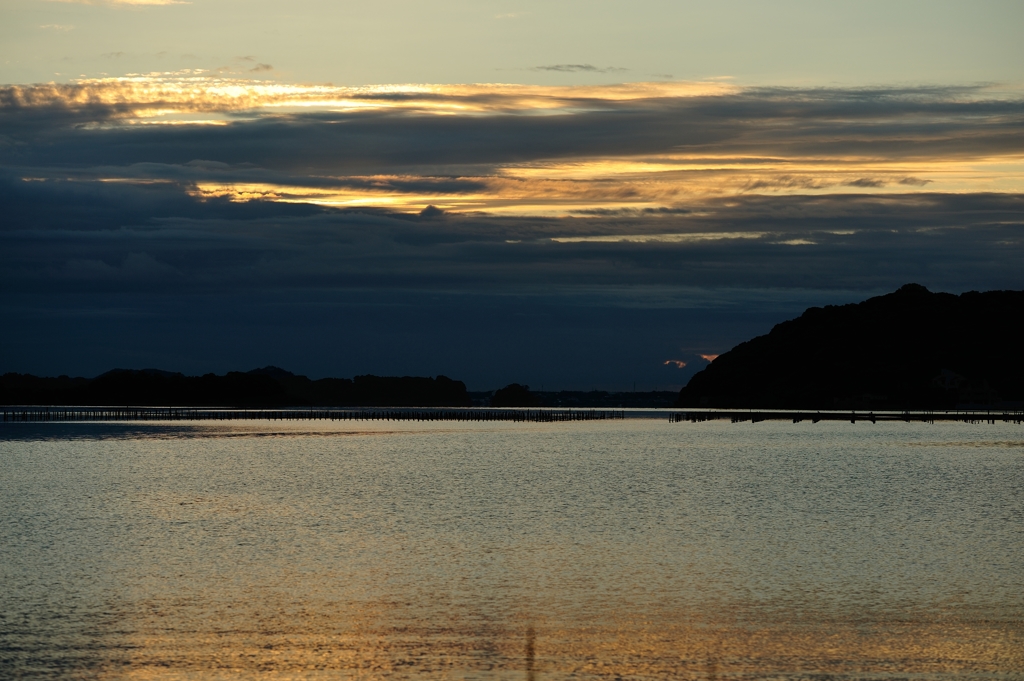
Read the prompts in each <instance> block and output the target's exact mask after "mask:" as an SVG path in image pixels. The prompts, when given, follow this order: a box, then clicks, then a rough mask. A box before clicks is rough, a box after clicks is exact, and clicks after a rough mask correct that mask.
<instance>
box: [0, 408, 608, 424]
mask: <svg viewBox="0 0 1024 681" xmlns="http://www.w3.org/2000/svg"><path fill="white" fill-rule="evenodd" d="M625 417H626V415H625V412H623V411H597V410H593V409H587V410H583V409H439V408H438V409H427V408H421V409H415V408H407V409H196V408H191V407H94V408H87V407H16V408H5V409H3V420H4V421H5V422H23V421H233V420H259V421H320V420H325V421H521V422H525V421H529V422H534V423H553V422H557V421H604V420H608V419H624V418H625Z"/></svg>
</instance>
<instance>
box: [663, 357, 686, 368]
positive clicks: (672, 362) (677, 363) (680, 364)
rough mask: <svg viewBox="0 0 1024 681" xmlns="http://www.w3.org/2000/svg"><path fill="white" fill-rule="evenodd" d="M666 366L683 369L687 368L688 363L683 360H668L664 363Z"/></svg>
mask: <svg viewBox="0 0 1024 681" xmlns="http://www.w3.org/2000/svg"><path fill="white" fill-rule="evenodd" d="M662 364H664V365H665V366H673V365H674V366H675V367H676V368H677V369H682V368H684V367H685V366H686V362H684V361H683V360H681V359H667V360H665V361H664V362H662Z"/></svg>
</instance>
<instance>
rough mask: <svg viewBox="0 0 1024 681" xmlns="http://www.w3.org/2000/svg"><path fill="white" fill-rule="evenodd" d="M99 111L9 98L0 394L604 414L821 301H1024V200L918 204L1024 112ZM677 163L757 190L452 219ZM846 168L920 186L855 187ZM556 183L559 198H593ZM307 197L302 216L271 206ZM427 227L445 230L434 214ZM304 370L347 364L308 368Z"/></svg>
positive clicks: (993, 106) (992, 148)
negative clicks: (389, 377) (354, 200)
mask: <svg viewBox="0 0 1024 681" xmlns="http://www.w3.org/2000/svg"><path fill="white" fill-rule="evenodd" d="M90 92H91V91H90V90H88V88H80V87H79V88H76V86H60V85H54V86H40V87H38V88H25V87H20V88H0V209H2V220H0V290H2V291H3V292H4V297H3V300H2V301H0V313H2V314H4V318H5V320H7V321H8V322H9V324H8V325H7V329H14V331H13V332H11V331H8V332H7V333H5V334H3V337H2V338H0V355H2V356H4V357H5V358H15V359H18V358H34V359H31V361H29V360H28V359H26V360H25V362H23V363H21V364H18V365H17V366H14V365H11V364H8V365H6V366H3V367H0V370H29V369H33V368H34V367H44V366H55V365H52V364H46V362H47V361H50V360H49V359H47V358H52V357H60V358H67V357H78V356H79V355H81V361H82V362H87V361H88V362H93V363H94V364H95V370H96V371H97V372H98V371H101V370H105V369H108V368H110V367H111V366H115V365H134V366H153V365H159V366H166V367H167V368H170V369H175V370H177V369H182V370H217V371H224V370H226V369H229V368H230V369H247V368H251V367H252V366H256V365H262V364H267V363H278V364H285V365H287V366H288V367H289V368H293V369H297V370H300V371H309V372H311V373H318V372H319V374H320V375H324V374H335V375H352V374H354V373H364V372H367V371H375V372H378V373H387V372H407V373H421V374H422V373H430V372H435V373H449V374H452V375H455V376H457V377H459V378H465V379H466V380H469V381H470V382H471V383H472V384H473V385H474V386H475V387H480V388H487V387H498V386H500V385H502V384H504V383H508V382H511V381H513V380H518V381H521V382H536V383H538V384H539V383H541V382H543V381H545V380H547V382H548V383H549V387H550V386H551V384H556V385H557V386H558V387H572V386H574V385H575V386H582V387H588V388H589V387H592V385H593V384H588V383H587V381H589V380H590V378H589V377H591V376H594V375H595V374H594V371H595V369H593V367H597V366H619V365H620V364H621V365H622V366H627V367H628V369H626V370H623V371H624V373H623V375H622V376H620V377H619V378H622V379H623V381H625V380H626V379H627V378H629V376H647V377H648V379H649V380H651V381H657V380H663V379H664V380H665V381H666V382H671V381H680V380H682V379H681V378H680V376H681V375H683V374H684V372H683V371H680V370H678V369H676V368H675V367H674V366H673V367H666V366H665V365H664V362H665V360H666V359H670V358H671V359H678V360H679V361H686V362H688V364H689V366H688V367H687V368H686V370H685V371H689V370H690V368H691V367H696V366H698V364H699V362H698V361H697V360H696V359H694V358H695V357H696V356H697V355H699V354H702V353H705V354H706V353H711V354H716V353H719V352H722V351H724V350H727V349H728V348H729V347H730V346H731V345H730V344H732V343H735V342H739V341H741V340H744V339H745V338H747V337H749V336H750V335H752V334H754V333H764V332H765V331H767V330H768V328H770V325H771V324H772V323H774V322H777V321H780V320H781V319H785V318H786V317H788V316H793V315H794V314H797V313H799V312H800V311H801V310H802V308H803V307H805V306H806V305H808V304H823V303H828V302H849V301H852V300H857V299H860V298H863V297H865V296H866V295H868V294H870V293H880V292H884V291H886V290H892V289H894V288H896V287H898V286H900V285H902V284H905V283H908V282H910V281H917V282H919V283H922V284H925V285H927V286H929V287H931V288H933V289H935V290H950V291H955V292H959V291H963V290H969V289H992V288H1022V287H1024V274H1022V273H1024V196H1022V195H1020V194H1015V193H978V192H974V193H972V192H970V191H949V192H939V191H934V192H924V191H921V190H920V188H921V187H925V186H927V187H929V188H930V187H936V186H939V187H941V186H942V185H941V184H940V183H939V182H936V183H935V184H929V183H932V182H933V180H932V179H931V176H929V175H928V173H927V169H928V164H929V163H933V162H935V163H940V162H941V163H944V164H946V167H953V166H957V165H960V164H964V165H966V164H967V163H968V162H971V161H972V160H976V159H987V158H997V157H1005V158H1007V159H1009V160H1010V161H1008V162H1013V159H1016V158H1019V157H1020V155H1021V154H1022V153H1024V103H1022V102H1021V101H1018V100H985V99H984V98H983V97H982V95H983V93H981V91H979V90H977V89H970V88H961V89H956V88H931V89H905V90H858V91H848V90H782V89H773V90H768V89H765V90H756V91H751V90H747V91H739V92H736V93H733V94H724V95H717V96H698V97H652V98H645V99H620V100H615V99H602V98H600V97H598V96H596V95H595V96H590V95H587V94H586V93H580V92H577V93H576V94H573V93H568V94H566V93H562V94H560V95H559V98H558V102H557V104H558V107H561V109H559V110H558V111H556V112H555V113H557V114H558V115H527V114H531V113H533V112H532V111H528V110H525V109H523V107H522V105H520V104H518V103H517V101H518V100H515V98H514V97H512V96H510V95H507V94H502V93H501V92H496V93H491V94H488V93H481V92H473V93H470V94H468V95H464V96H462V95H460V96H455V95H446V94H444V93H440V94H438V93H430V92H428V93H415V94H409V93H388V92H369V93H363V94H362V95H361V97H362V98H363V99H365V100H368V101H376V102H395V103H399V104H401V105H402V106H405V104H406V103H407V102H409V101H412V100H413V99H417V100H419V101H421V102H434V103H444V102H446V101H449V100H452V101H456V100H457V101H458V102H459V103H460V104H473V105H474V106H479V107H489V108H488V109H487V110H483V109H481V110H479V111H475V113H474V114H473V115H448V116H439V115H435V114H428V113H424V109H417V108H415V107H412V108H409V109H402V108H390V109H389V108H386V107H385V108H381V109H375V110H368V111H345V110H341V111H331V110H317V111H313V112H302V111H298V112H297V110H293V109H287V110H285V109H282V110H280V111H278V110H276V109H252V110H249V109H244V108H242V107H235V108H231V107H227V108H222V109H217V108H216V107H215V106H212V105H211V107H207V108H204V107H206V105H205V104H202V103H200V104H202V105H201V106H200V105H199V104H197V105H196V106H195V108H194V109H189V110H188V112H189V113H195V114H196V115H200V114H203V115H205V113H209V114H210V115H213V114H216V115H218V116H220V117H221V118H222V119H224V121H222V122H226V124H224V125H149V124H146V123H149V122H152V121H149V119H146V118H144V117H142V116H141V114H140V111H141V112H142V113H145V112H147V111H148V112H152V111H156V110H158V109H160V108H161V107H165V106H172V105H174V106H177V105H178V104H180V102H179V103H175V102H172V101H169V100H168V101H164V100H161V99H160V98H159V97H157V98H154V99H152V101H147V102H146V103H145V104H144V106H140V104H139V103H138V102H136V101H131V100H130V98H126V99H118V98H117V97H112V98H110V97H108V98H98V97H93V96H92V94H90ZM189 106H191V105H189ZM517 107H518V108H517ZM204 112H205V113H204ZM671 154H686V155H687V158H688V161H687V162H688V163H690V164H691V165H698V166H699V165H702V164H703V165H708V166H713V165H715V164H718V163H720V160H721V159H722V158H725V157H727V158H729V159H730V162H731V163H733V164H734V165H735V166H737V167H739V168H740V170H728V171H723V173H732V175H729V177H733V176H735V182H734V185H733V186H734V191H732V192H731V193H728V194H727V195H726V194H723V193H719V194H714V193H710V194H701V195H694V196H692V197H689V198H685V197H684V198H685V200H679V201H666V202H660V201H655V200H650V201H645V202H643V203H641V204H640V205H635V206H629V205H620V204H616V203H615V202H614V201H610V200H608V199H609V198H614V199H616V200H618V199H619V198H621V199H623V203H628V202H627V201H625V199H630V198H632V197H633V195H632V194H631V192H634V191H635V188H633V187H629V186H625V185H623V186H619V185H615V184H613V183H611V182H606V183H604V184H601V183H600V182H598V183H597V184H596V185H595V187H594V188H593V190H592V194H593V195H594V196H598V197H599V198H601V200H591V197H590V196H589V195H588V197H585V199H579V200H577V199H575V198H573V200H571V201H567V208H566V209H565V213H564V214H569V215H571V217H551V216H531V215H517V216H502V215H500V214H498V213H497V212H495V213H494V214H484V213H477V214H474V213H471V212H469V210H468V209H462V210H460V209H452V208H450V207H449V206H448V205H447V204H445V203H443V202H439V201H436V200H435V199H434V198H431V197H433V196H436V195H446V196H449V197H451V196H454V197H470V198H468V199H466V200H467V203H466V204H465V205H471V204H470V203H469V201H470V200H471V199H472V197H473V196H475V195H476V194H478V193H479V194H485V193H488V192H489V193H490V195H493V196H495V197H497V198H499V199H500V198H502V197H503V196H504V195H503V194H502V192H507V193H508V195H509V196H511V198H509V199H507V204H506V205H513V206H514V205H515V203H516V202H517V201H519V200H520V199H517V198H516V196H518V195H517V194H516V192H520V193H522V192H525V189H524V187H527V186H528V185H529V182H530V180H528V179H527V180H524V179H522V178H518V177H512V176H510V175H508V174H504V175H503V174H502V173H503V169H506V170H507V168H508V167H509V166H515V165H516V164H524V163H525V164H528V163H534V162H537V163H540V162H564V163H565V164H566V165H567V166H569V167H571V166H573V164H577V163H581V162H586V161H588V160H596V161H602V160H608V159H610V160H611V161H615V160H616V159H620V158H626V159H630V160H631V161H641V162H642V161H644V160H645V159H648V158H652V159H661V160H660V161H659V163H662V165H660V166H658V169H659V171H662V170H665V171H669V172H668V173H662V174H660V175H659V174H658V173H651V174H650V176H653V175H658V176H659V177H660V176H662V175H665V174H671V172H674V171H673V169H672V165H671V163H672V161H671V159H669V160H665V159H668V158H669V156H670V155H671ZM801 156H802V157H806V158H807V159H809V160H807V161H806V162H805V165H804V166H803V170H802V171H801V172H793V171H791V170H789V169H788V168H789V166H787V165H785V164H786V163H787V162H788V160H789V159H792V158H795V157H801ZM847 157H857V158H866V159H869V161H871V162H872V163H873V162H875V161H878V162H895V163H894V167H898V168H900V170H898V171H892V172H887V171H885V170H884V169H883V170H878V169H876V168H873V167H868V168H866V169H861V168H859V167H858V168H854V169H853V170H850V171H848V172H847V173H846V174H837V173H835V172H834V170H835V166H836V164H837V163H840V162H845V161H844V159H846V158H847ZM777 165H778V166H780V167H781V168H783V169H782V170H778V171H775V170H772V168H773V167H775V166H777ZM904 166H908V167H904ZM919 167H920V168H924V170H921V171H920V172H919V170H918V168H919ZM761 168H766V170H764V171H763V172H762V171H760V170H759V169H761ZM819 171H820V172H819ZM830 173H831V174H830ZM650 176H646V177H645V181H646V180H647V179H649V178H650ZM689 177H690V176H688V178H689ZM692 177H694V178H696V179H699V177H698V175H697V174H695V175H693V176H692ZM1007 177H1010V176H1007ZM541 179H542V180H544V182H548V184H547V185H544V187H541V190H545V191H551V192H553V193H555V194H556V196H555V198H556V199H557V198H559V196H558V195H557V193H558V192H560V191H568V189H566V187H569V188H570V189H571V187H570V185H572V184H573V183H572V182H569V181H564V182H563V181H560V180H559V181H556V180H549V179H548V178H541ZM1011 179H1012V177H1011ZM688 181H689V179H687V182H688ZM602 182H603V181H602ZM681 182H682V181H681ZM503 183H504V184H503ZM232 184H238V185H252V186H253V187H256V189H253V190H252V191H251V192H250V194H248V195H247V196H259V195H260V194H259V192H260V191H263V190H262V189H259V188H260V187H271V188H272V189H271V190H267V191H268V194H267V195H266V198H264V199H262V200H248V201H231V200H229V199H228V198H226V196H219V195H217V194H216V192H214V191H208V190H207V189H205V188H204V187H206V186H207V185H213V186H220V185H232ZM683 184H685V182H683ZM1011 184H1012V183H1011ZM313 190H315V191H336V192H353V193H358V192H364V193H365V196H368V197H369V199H367V201H368V202H369V203H371V204H372V203H373V200H374V199H380V198H382V197H383V198H387V197H401V196H413V195H423V196H424V197H425V198H424V200H423V201H422V202H420V203H418V204H415V207H414V208H413V209H411V210H406V211H405V212H397V211H389V210H385V209H383V208H380V207H378V208H362V209H358V210H357V209H345V210H342V209H337V208H329V207H324V206H319V205H312V204H310V203H302V202H301V201H302V200H304V199H303V198H302V196H300V195H301V194H302V192H303V191H313ZM541 190H537V191H541ZM273 192H276V194H274V195H272V193H273ZM288 192H294V194H295V196H298V198H295V197H294V196H290V197H288V198H289V200H294V201H298V202H297V203H284V202H280V201H275V200H271V199H274V198H280V196H281V195H282V194H286V193H288ZM773 192H780V193H781V194H782V195H773ZM834 192H851V193H834ZM853 192H855V193H853ZM886 192H900V193H886ZM538 195H539V196H540V195H541V194H538ZM361 196H362V195H361ZM602 197H603V198H602ZM542 198H543V196H542ZM523 200H524V201H525V199H523ZM602 201H604V203H602ZM427 203H433V204H436V205H438V206H439V207H440V208H444V209H445V210H444V211H441V210H440V208H439V209H438V210H435V211H424V213H423V214H422V215H417V214H416V212H419V211H420V210H422V208H423V206H424V205H425V204H427ZM659 203H663V204H664V205H658V204H659ZM378 205H384V204H383V203H379V204H378ZM499 207H500V206H499ZM520 212H522V211H520ZM694 310H696V311H697V312H693V311H694ZM729 315H732V316H729ZM752 320H753V321H752ZM637 338H642V342H641V341H638V340H637ZM311 339H312V340H311ZM648 340H649V344H650V347H649V348H648V345H647V343H648ZM309 344H314V345H316V347H317V348H319V352H320V354H319V355H318V356H320V357H325V358H328V359H325V360H324V361H323V362H321V363H320V364H315V365H313V364H310V365H305V366H304V365H303V364H302V362H306V361H310V360H307V359H304V358H308V357H310V356H311V354H310V353H309V352H308V346H309ZM143 346H145V347H143ZM641 346H642V348H647V349H642V348H641ZM147 348H157V349H158V353H157V354H156V355H154V354H153V353H152V352H150V351H149V350H148V349H147ZM182 348H187V350H186V349H182ZM300 349H301V352H300ZM115 350H116V352H115ZM342 350H343V352H342ZM154 352H156V351H155V350H154ZM76 353H79V354H76ZM104 353H106V354H104ZM133 353H135V354H133ZM147 353H148V354H147ZM403 353H404V354H403ZM630 353H633V354H630ZM687 353H689V354H687ZM342 356H343V357H345V358H347V359H345V361H344V362H342V361H341V360H337V361H335V360H336V358H338V357H342ZM495 356H502V357H505V358H507V362H503V363H495V362H494V357H495ZM90 357H91V358H93V359H91V360H90V359H88V358H90ZM97 357H100V358H105V359H102V360H96V359H95V358H97ZM209 357H217V358H220V359H217V360H216V361H217V362H218V363H215V364H214V365H211V364H208V363H207V364H203V362H204V361H207V360H206V359H203V358H209ZM118 358H121V359H118ZM133 358H137V361H136V360H135V359H133ZM197 358H198V359H197ZM289 358H292V359H289ZM353 358H354V359H353ZM437 358H443V361H441V360H439V359H437ZM467 358H476V359H473V360H472V361H470V359H467ZM350 360H351V361H350ZM691 360H692V361H691ZM8 361H9V362H10V361H13V360H10V359H9V360H8ZM19 361H20V360H19ZM76 361H78V360H76ZM318 361H319V360H318ZM237 362H242V364H240V365H239V364H237ZM289 362H293V363H289ZM346 362H347V363H346ZM467 362H469V363H467ZM472 362H476V363H475V364H473V363H472ZM225 363H227V364H225ZM94 364H89V365H88V366H90V367H92V366H94ZM497 364H501V367H498V368H501V369H502V371H507V372H510V373H508V374H507V375H506V374H504V373H501V372H500V371H499V370H498V368H496V367H497ZM317 367H319V368H317ZM474 367H475V368H474ZM644 367H648V368H644ZM34 370H38V371H44V372H45V371H50V372H51V373H59V372H60V371H79V372H86V371H87V370H86V369H75V368H74V367H65V366H61V367H58V368H56V369H53V370H49V369H38V368H36V369H34ZM531 371H532V372H534V373H532V374H531V373H530V372H531ZM647 371H649V373H647V374H645V373H644V372H647ZM669 371H671V372H674V373H671V377H668V374H663V373H658V372H669ZM474 372H476V373H474ZM546 376H547V377H550V378H547V379H545V377H546ZM474 377H475V378H474ZM558 377H560V378H558ZM659 377H661V378H659ZM648 379H645V380H648ZM616 380H618V379H616ZM630 380H632V379H630ZM491 381H493V383H490V382H491ZM556 381H557V382H556ZM481 382H482V383H483V384H481ZM627 385H628V383H623V384H622V386H620V387H623V386H627Z"/></svg>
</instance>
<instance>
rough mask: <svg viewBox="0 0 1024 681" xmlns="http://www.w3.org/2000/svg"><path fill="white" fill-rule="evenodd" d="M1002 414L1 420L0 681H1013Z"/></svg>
mask: <svg viewBox="0 0 1024 681" xmlns="http://www.w3.org/2000/svg"><path fill="white" fill-rule="evenodd" d="M1022 492H1024V427H1022V426H1020V425H1013V424H996V425H968V424H946V425H943V424H936V425H927V424H905V423H896V424H883V423H878V424H874V425H873V424H870V423H858V424H847V423H827V422H822V423H818V424H810V423H801V424H789V423H770V422H765V423H759V424H751V423H739V424H731V423H725V422H709V423H699V424H690V423H677V424H670V423H665V422H663V421H660V420H640V419H638V420H627V421H613V422H575V423H556V424H524V423H498V424H494V423H491V424H474V423H400V424H395V423H387V422H383V423H379V422H374V423H361V424H356V425H353V424H352V423H344V424H341V423H326V424H321V423H318V422H310V423H288V424H284V425H282V424H280V423H250V422H245V423H227V424H225V423H218V424H211V423H205V424H200V425H195V426H180V425H175V424H163V425H159V424H136V425H131V424H129V425H123V424H122V425H112V424H106V425H104V424H39V425H32V424H2V425H0V551H2V554H0V676H2V677H4V678H8V677H10V678H20V677H25V678H30V677H64V678H181V679H207V678H252V677H260V678H273V679H278V678H280V679H285V678H349V677H367V678H374V677H389V678H413V677H416V678H418V677H437V678H453V679H463V678H465V679H468V678H484V679H496V678H497V679H530V680H537V679H562V678H569V677H573V678H596V677H608V678H616V677H632V678H650V677H674V678H675V677H683V678H694V679H696V678H701V679H738V678H781V677H787V678H810V677H813V678H815V679H822V678H825V677H834V678H850V679H853V678H856V679H862V678H949V677H966V678H1022V677H1024V561H1022V559H1024V493H1022Z"/></svg>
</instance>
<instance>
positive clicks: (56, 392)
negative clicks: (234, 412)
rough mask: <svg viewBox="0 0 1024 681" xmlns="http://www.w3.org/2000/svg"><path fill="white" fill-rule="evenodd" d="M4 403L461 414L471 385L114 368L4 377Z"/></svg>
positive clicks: (442, 380) (267, 371) (271, 371)
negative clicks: (77, 374)
mask: <svg viewBox="0 0 1024 681" xmlns="http://www.w3.org/2000/svg"><path fill="white" fill-rule="evenodd" d="M0 404H5V405H12V404H24V405H33V404H38V405H54V404H75V405H136V406H232V407H279V406H307V405H316V406H368V407H372V406H393V407H405V406H408V407H413V406H417V407H463V406H469V405H470V398H469V395H468V394H467V392H466V385H465V383H463V382H462V381H455V380H452V379H450V378H448V377H447V376H437V377H436V378H429V377H426V378H425V377H416V376H371V375H366V376H356V377H355V378H351V379H348V378H322V379H319V380H311V379H309V378H307V377H306V376H297V375H295V374H293V373H291V372H288V371H285V370H283V369H278V368H276V367H266V368H264V369H255V370H253V371H248V372H239V371H232V372H229V373H227V374H225V375H223V376H219V375H216V374H205V375H203V376H186V375H184V374H181V373H173V372H168V371H159V370H154V369H144V370H126V369H115V370H113V371H108V372H107V373H105V374H102V375H100V376H97V377H96V378H91V379H90V378H70V377H68V376H59V377H56V378H42V377H38V376H32V375H30V374H16V373H9V374H5V375H3V376H2V377H0Z"/></svg>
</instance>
